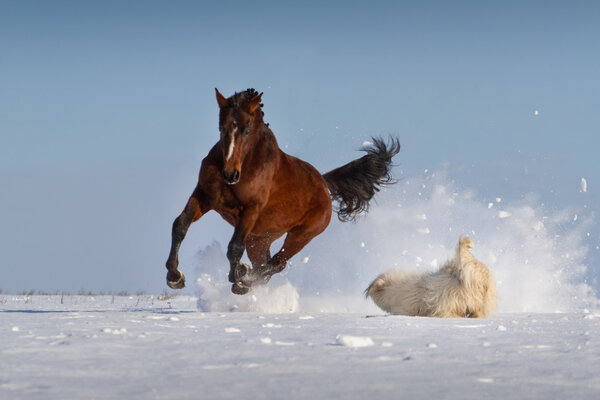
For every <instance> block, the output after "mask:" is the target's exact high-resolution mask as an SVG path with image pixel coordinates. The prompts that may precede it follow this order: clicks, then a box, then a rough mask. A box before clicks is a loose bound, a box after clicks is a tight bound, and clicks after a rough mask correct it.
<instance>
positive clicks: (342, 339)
mask: <svg viewBox="0 0 600 400" xmlns="http://www.w3.org/2000/svg"><path fill="white" fill-rule="evenodd" d="M335 341H336V343H337V344H339V345H340V346H344V347H354V348H356V347H369V346H373V345H374V344H375V343H373V339H371V338H370V337H367V336H350V335H337V336H336V338H335Z"/></svg>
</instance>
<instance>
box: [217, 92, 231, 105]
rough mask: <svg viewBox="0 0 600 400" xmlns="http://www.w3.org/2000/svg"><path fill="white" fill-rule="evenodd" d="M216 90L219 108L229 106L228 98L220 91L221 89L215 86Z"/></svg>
mask: <svg viewBox="0 0 600 400" xmlns="http://www.w3.org/2000/svg"><path fill="white" fill-rule="evenodd" d="M215 92H217V103H219V108H225V107H227V106H228V105H229V101H227V98H225V96H223V95H222V94H221V93H220V92H219V89H217V88H215Z"/></svg>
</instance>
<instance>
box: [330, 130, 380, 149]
mask: <svg viewBox="0 0 600 400" xmlns="http://www.w3.org/2000/svg"><path fill="white" fill-rule="evenodd" d="M336 129H337V126H336ZM372 144H373V142H369V141H368V140H365V141H364V142H363V144H362V145H363V146H371V145H372Z"/></svg>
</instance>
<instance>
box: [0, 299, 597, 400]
mask: <svg viewBox="0 0 600 400" xmlns="http://www.w3.org/2000/svg"><path fill="white" fill-rule="evenodd" d="M361 301H363V302H365V303H366V302H367V301H366V300H361ZM197 305H198V298H196V297H193V296H190V297H176V298H172V299H168V300H159V299H158V298H156V297H154V296H137V297H118V296H117V297H111V296H103V297H87V296H65V297H64V298H63V299H62V301H61V296H12V295H6V294H4V295H0V321H1V323H0V335H1V337H2V341H0V362H1V364H2V369H0V398H2V399H54V398H60V399H80V398H89V399H92V398H94V399H115V398H128V399H167V398H168V399H197V398H207V399H224V398H228V399H233V398H240V397H246V398H263V399H277V398H281V396H282V394H285V398H286V399H305V398H314V399H331V398H356V399H359V398H376V399H396V398H398V396H399V393H401V394H402V396H401V397H402V398H411V399H427V398H446V399H471V398H472V399H480V398H487V399H506V398H511V399H520V398H598V396H599V395H600V377H599V376H598V374H597V368H598V365H599V363H600V339H598V338H600V312H599V311H598V310H594V309H582V310H580V311H576V312H569V313H501V314H497V315H495V316H493V317H492V318H490V319H486V320H470V319H460V320H457V319H434V318H419V317H404V316H387V315H383V314H382V313H363V312H350V313H340V312H335V313H319V312H312V311H311V312H305V311H296V312H289V313H276V314H270V313H265V312H202V311H199V310H198V308H197ZM15 327H18V329H14V328H15ZM228 330H229V331H231V332H234V330H236V331H235V333H225V332H227V331H228Z"/></svg>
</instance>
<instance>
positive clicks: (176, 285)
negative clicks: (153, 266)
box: [167, 272, 185, 289]
mask: <svg viewBox="0 0 600 400" xmlns="http://www.w3.org/2000/svg"><path fill="white" fill-rule="evenodd" d="M167 286H169V287H170V288H171V289H183V288H184V287H185V275H184V274H183V273H182V272H179V279H177V280H176V281H170V280H169V276H168V274H167Z"/></svg>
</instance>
